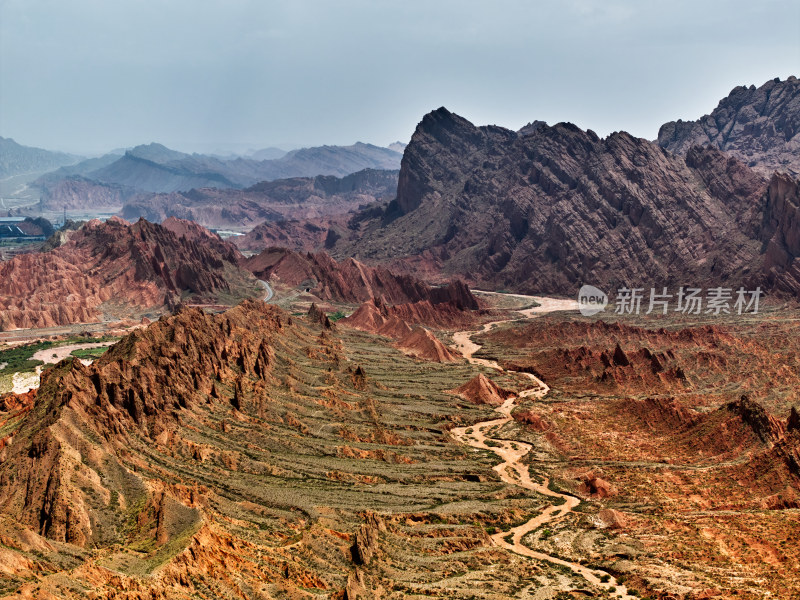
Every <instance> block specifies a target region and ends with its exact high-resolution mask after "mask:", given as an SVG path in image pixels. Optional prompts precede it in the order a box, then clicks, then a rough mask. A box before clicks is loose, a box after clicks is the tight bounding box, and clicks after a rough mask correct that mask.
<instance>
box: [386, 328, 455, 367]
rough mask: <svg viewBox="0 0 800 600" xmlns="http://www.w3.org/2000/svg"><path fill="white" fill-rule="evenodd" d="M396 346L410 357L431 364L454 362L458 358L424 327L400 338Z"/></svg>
mask: <svg viewBox="0 0 800 600" xmlns="http://www.w3.org/2000/svg"><path fill="white" fill-rule="evenodd" d="M396 346H397V347H398V348H400V349H401V350H402V351H403V352H405V353H406V354H408V355H410V356H414V357H416V358H420V359H422V360H428V361H432V362H455V361H457V360H459V358H460V357H459V356H458V355H457V354H455V353H453V352H451V351H450V350H449V349H448V348H447V346H445V345H444V344H443V343H442V342H440V341H439V340H438V339H437V337H436V336H435V335H433V333H431V332H430V330H428V329H425V328H424V327H417V328H415V329H414V330H413V331H411V332H410V333H408V334H407V335H405V336H404V337H402V338H400V340H398V342H397V344H396Z"/></svg>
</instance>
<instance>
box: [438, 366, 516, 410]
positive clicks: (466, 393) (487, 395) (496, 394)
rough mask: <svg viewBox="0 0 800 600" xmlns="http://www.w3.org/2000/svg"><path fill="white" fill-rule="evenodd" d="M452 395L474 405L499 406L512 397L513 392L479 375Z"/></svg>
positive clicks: (455, 390) (481, 374)
mask: <svg viewBox="0 0 800 600" xmlns="http://www.w3.org/2000/svg"><path fill="white" fill-rule="evenodd" d="M453 393H455V394H458V395H459V396H461V397H463V398H466V399H467V400H469V401H470V402H474V403H475V404H489V405H491V406H500V405H501V404H502V403H503V402H504V401H505V400H506V399H507V398H510V397H511V396H513V395H514V393H513V392H511V391H509V390H506V389H503V388H501V387H500V386H499V385H497V384H496V383H495V382H494V381H492V380H491V379H489V378H488V377H486V375H484V374H483V373H479V374H478V375H476V376H475V377H473V378H472V379H470V380H469V381H468V382H466V383H465V384H464V385H461V386H459V387H457V388H456V389H454V390H453Z"/></svg>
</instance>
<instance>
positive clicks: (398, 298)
mask: <svg viewBox="0 0 800 600" xmlns="http://www.w3.org/2000/svg"><path fill="white" fill-rule="evenodd" d="M244 264H245V266H246V267H247V268H248V269H249V270H250V271H252V272H253V273H254V274H255V275H256V276H257V277H259V278H260V279H264V280H269V279H272V280H274V281H276V282H279V283H282V284H284V285H289V286H291V287H304V288H306V289H307V290H308V291H309V292H311V293H312V294H314V295H315V296H317V297H318V298H320V299H322V300H332V301H337V302H365V301H367V300H369V299H371V298H383V299H384V301H385V302H387V303H389V304H401V303H409V302H420V301H429V302H430V303H432V304H443V303H447V302H449V303H451V304H453V305H454V306H455V307H456V308H458V309H460V310H464V309H470V310H476V309H477V308H478V307H479V306H478V301H477V299H476V298H475V296H473V295H472V293H471V292H470V291H469V288H468V287H467V286H466V285H465V284H464V283H463V282H461V281H459V280H455V281H453V282H451V283H450V284H449V285H447V286H444V287H431V286H430V285H428V284H426V283H424V282H422V281H420V280H419V279H416V278H414V277H412V276H410V275H396V274H394V273H392V272H391V271H389V270H388V269H385V268H383V267H371V266H368V265H365V264H364V263H361V262H359V261H357V260H355V259H352V258H348V259H346V260H343V261H341V262H337V261H335V260H334V259H332V258H331V257H330V256H329V255H328V254H326V253H325V252H319V253H316V254H314V253H310V252H308V253H298V252H294V251H291V250H287V249H284V248H269V249H267V250H265V251H264V252H262V253H261V254H258V255H257V256H254V257H252V258H249V259H247V261H246V262H245V263H244Z"/></svg>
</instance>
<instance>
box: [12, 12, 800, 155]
mask: <svg viewBox="0 0 800 600" xmlns="http://www.w3.org/2000/svg"><path fill="white" fill-rule="evenodd" d="M798 22H800V3H797V2H793V1H790V0H769V1H767V2H763V3H758V4H753V3H746V2H743V1H741V0H736V1H734V2H721V1H720V2H707V3H701V4H693V3H689V2H683V1H682V2H670V3H666V2H657V3H648V4H644V3H638V2H631V1H619V2H591V1H588V0H572V1H569V2H555V1H552V2H550V1H548V2H535V3H531V2H521V1H501V2H496V3H492V4H491V5H489V4H488V3H481V2H475V1H466V2H465V1H462V2H454V1H452V0H442V1H440V2H436V3H422V2H417V1H413V2H406V3H403V4H402V5H400V4H388V3H374V2H368V1H367V0H344V1H342V2H339V3H335V4H334V3H327V2H324V1H318V0H305V1H304V0H300V1H296V2H256V1H251V0H232V1H227V2H220V1H218V0H207V1H204V2H202V3H196V2H187V1H186V0H176V1H173V2H170V3H168V4H165V3H157V2H130V1H123V2H117V3H104V2H101V1H99V0H76V1H72V2H69V3H57V2H53V1H49V0H0V135H2V136H3V137H10V138H13V139H15V140H16V141H17V142H18V143H20V144H24V145H28V146H38V147H42V148H47V149H51V150H62V151H68V152H74V153H78V154H83V155H90V154H102V153H104V152H108V151H110V150H112V149H115V148H120V147H132V146H136V145H139V144H146V143H150V142H158V143H161V144H164V145H165V146H168V147H170V148H173V149H175V150H180V151H184V152H216V153H227V152H237V153H242V152H245V151H247V150H258V149H261V148H266V147H278V148H282V149H284V150H291V149H294V148H298V147H304V146H319V145H324V144H329V145H350V144H353V143H355V142H356V141H361V142H365V143H372V144H375V145H380V146H387V145H389V144H390V143H393V142H395V141H401V142H403V143H405V142H407V141H408V140H409V138H410V136H411V134H412V133H413V131H414V128H415V126H416V124H417V123H418V122H419V120H420V119H421V118H422V116H423V115H424V114H426V113H427V112H429V111H431V110H434V109H436V108H438V107H439V106H446V107H447V108H448V109H449V110H451V111H453V112H456V113H458V114H460V115H462V116H464V117H465V118H467V119H469V120H470V121H472V122H474V123H476V124H478V125H487V124H497V125H501V126H504V127H508V128H510V129H519V128H520V127H522V126H523V125H525V124H526V123H528V122H530V121H533V120H537V119H538V120H544V121H547V122H548V123H550V124H553V123H556V122H559V121H570V122H573V123H575V124H576V125H578V126H579V127H581V128H584V129H586V128H590V129H593V130H594V131H596V132H597V133H598V134H599V135H601V136H606V135H608V134H609V133H611V132H613V131H619V130H625V131H628V132H630V133H632V134H633V135H636V136H639V137H644V138H647V139H654V138H655V136H656V134H657V132H658V127H659V126H660V125H661V124H662V123H664V122H666V121H670V120H676V119H679V118H681V119H684V120H694V119H697V118H699V117H700V116H702V115H704V114H707V113H709V112H711V110H713V108H714V107H715V106H716V105H717V103H718V102H719V100H720V99H722V98H723V97H725V96H726V95H727V94H728V93H729V92H730V91H731V89H733V88H734V87H735V86H737V85H756V86H760V85H761V84H763V83H764V82H765V81H768V80H770V79H773V78H775V77H780V78H781V79H785V78H786V77H787V76H789V75H800V69H798V66H800V38H798V36H797V35H796V25H797V23H798Z"/></svg>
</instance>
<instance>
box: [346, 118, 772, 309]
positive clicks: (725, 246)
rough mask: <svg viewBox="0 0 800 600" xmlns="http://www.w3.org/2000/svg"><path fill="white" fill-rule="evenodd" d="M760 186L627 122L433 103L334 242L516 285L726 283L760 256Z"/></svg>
mask: <svg viewBox="0 0 800 600" xmlns="http://www.w3.org/2000/svg"><path fill="white" fill-rule="evenodd" d="M766 186H767V184H766V181H765V180H764V179H763V178H762V177H761V176H760V175H759V174H757V173H755V172H754V171H752V170H751V169H749V168H747V167H746V166H745V165H743V164H742V163H741V162H739V161H737V160H736V159H734V158H732V157H730V156H728V155H726V154H724V153H723V152H721V151H719V150H717V149H714V148H695V149H692V150H691V151H689V152H688V153H687V157H686V158H683V157H679V156H675V155H673V154H670V153H668V152H666V151H664V150H663V149H661V148H660V147H658V146H657V145H655V144H653V143H651V142H648V141H646V140H643V139H637V138H634V137H632V136H630V135H628V134H626V133H615V134H613V135H611V136H609V137H608V138H606V139H600V138H598V137H597V135H595V134H594V133H593V132H592V131H582V130H580V129H579V128H577V127H575V126H574V125H571V124H568V123H561V124H558V125H555V126H553V127H548V126H547V125H544V124H541V123H539V124H537V125H536V126H535V127H526V128H524V129H523V130H521V131H520V132H513V131H509V130H506V129H503V128H500V127H494V126H493V127H476V126H474V125H472V124H471V123H469V122H468V121H466V120H465V119H463V118H461V117H459V116H458V115H454V114H452V113H450V112H449V111H447V110H446V109H444V108H441V109H439V110H437V111H434V112H433V113H431V114H429V115H427V116H426V117H425V118H424V119H423V120H422V122H421V123H420V124H419V126H418V127H417V130H416V132H415V133H414V136H413V137H412V139H411V143H410V144H409V145H408V147H407V148H406V152H405V155H404V158H403V164H402V168H401V173H400V178H399V184H398V191H397V201H396V202H394V203H392V204H391V205H390V206H389V208H388V209H387V211H386V212H385V213H384V214H383V215H381V216H380V217H379V218H375V219H372V220H371V222H370V223H369V225H367V226H366V227H364V228H363V231H362V232H360V233H359V235H358V236H357V239H356V237H354V238H353V239H352V240H349V239H346V238H343V239H342V240H340V241H339V242H338V243H337V245H336V248H335V249H334V253H335V254H336V255H338V254H350V255H356V256H360V257H364V258H366V259H369V260H374V261H381V260H401V261H405V262H411V263H413V264H414V265H415V266H416V267H417V268H421V267H420V265H423V266H424V264H432V265H434V266H435V267H436V268H440V269H442V270H443V271H444V272H445V273H449V274H459V275H461V276H464V277H467V278H468V280H470V281H473V282H478V283H481V284H484V285H490V286H494V287H498V288H508V289H515V290H519V291H528V292H531V291H538V292H544V293H564V294H570V295H572V294H573V293H575V291H576V290H577V289H578V287H579V286H580V285H581V284H582V283H591V284H595V285H599V286H601V287H603V286H605V287H606V288H609V289H612V290H615V289H617V287H622V286H623V285H633V284H636V285H639V286H646V287H650V286H651V285H654V286H658V285H687V283H686V282H688V281H691V282H693V283H692V285H698V286H699V285H705V284H707V283H717V282H725V283H726V284H730V285H733V284H735V283H737V282H740V281H745V280H748V278H749V277H750V276H751V275H752V274H753V273H754V272H755V271H756V270H757V268H758V266H759V260H760V258H759V257H760V251H761V250H760V246H761V243H760V242H759V241H758V240H757V239H756V237H757V232H758V230H759V227H760V220H761V216H760V214H759V213H760V204H761V203H762V202H763V197H764V193H765V190H766Z"/></svg>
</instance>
